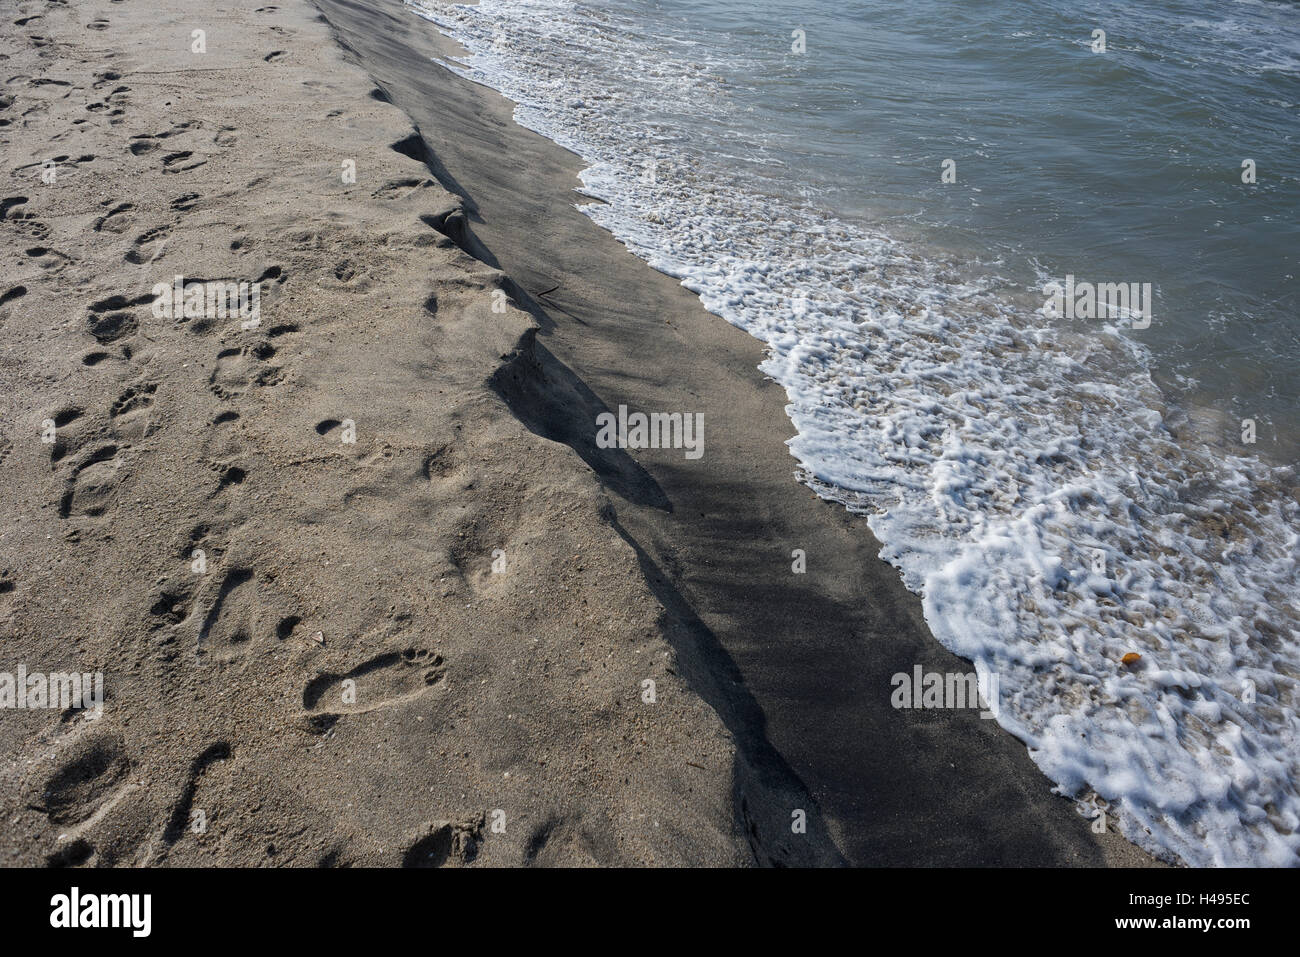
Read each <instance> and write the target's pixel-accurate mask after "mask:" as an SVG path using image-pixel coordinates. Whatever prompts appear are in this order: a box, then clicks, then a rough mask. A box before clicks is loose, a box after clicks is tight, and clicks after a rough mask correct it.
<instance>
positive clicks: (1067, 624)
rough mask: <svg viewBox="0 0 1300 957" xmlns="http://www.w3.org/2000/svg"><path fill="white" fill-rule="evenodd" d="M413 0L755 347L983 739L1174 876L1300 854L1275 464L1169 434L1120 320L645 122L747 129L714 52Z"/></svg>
mask: <svg viewBox="0 0 1300 957" xmlns="http://www.w3.org/2000/svg"><path fill="white" fill-rule="evenodd" d="M408 2H412V3H413V5H414V6H415V8H416V9H417V10H418V11H419V12H421V13H422V15H424V16H426V17H427V18H429V19H431V20H432V21H433V22H434V23H436V24H437V25H438V26H439V27H440V28H441V29H443V30H444V32H446V33H448V34H449V35H450V36H452V37H453V38H455V39H456V40H458V41H459V42H461V43H462V44H463V45H464V46H465V47H466V48H467V49H468V50H469V51H471V55H470V56H469V57H468V58H467V59H466V60H464V61H463V62H460V63H457V64H452V65H451V68H452V69H453V70H455V71H456V72H459V73H461V74H463V75H465V76H468V77H470V78H472V79H474V80H477V81H479V82H483V83H485V84H487V85H490V86H492V87H494V88H496V89H498V90H500V91H502V92H503V93H504V94H505V95H506V96H508V97H510V98H511V99H512V100H514V101H515V102H516V103H517V104H518V108H517V111H516V115H517V119H518V120H519V122H521V123H522V124H523V125H525V126H528V127H530V128H532V129H534V130H537V131H539V132H541V133H543V134H545V135H547V136H549V137H551V138H552V139H554V140H556V141H557V142H559V143H560V144H562V145H563V146H565V147H568V148H569V149H572V150H574V151H575V152H576V153H578V154H579V155H581V156H583V157H584V159H585V160H586V161H587V162H589V163H590V166H589V168H588V169H587V170H586V171H585V172H584V174H583V176H582V180H583V184H584V191H585V192H587V193H589V194H591V195H592V196H596V197H599V198H600V199H602V200H604V201H605V203H606V205H600V204H592V205H587V206H584V207H583V209H584V211H585V212H586V213H587V215H589V216H590V217H591V218H592V219H593V220H595V221H596V222H597V223H599V224H600V225H602V226H604V227H605V228H607V229H609V230H610V231H611V232H612V233H613V234H614V235H615V236H616V237H618V239H620V240H621V241H622V242H624V243H625V244H626V245H627V246H628V247H629V248H630V249H631V250H632V251H633V252H635V253H636V254H637V255H639V256H641V257H642V258H644V259H645V260H647V261H648V262H650V263H651V264H652V265H653V266H655V267H656V268H658V269H660V270H662V271H664V272H666V273H668V274H670V275H673V276H676V277H679V278H680V279H681V280H682V282H683V284H684V285H686V286H687V287H688V288H690V289H691V290H693V291H694V292H696V293H697V294H698V295H699V296H700V299H701V300H702V302H703V303H704V305H705V306H706V307H707V308H708V309H710V310H711V311H713V312H715V313H717V314H718V315H720V316H723V317H724V318H726V319H727V320H728V321H729V322H732V323H733V324H735V325H737V326H739V327H741V328H743V329H745V330H747V331H748V332H750V333H751V334H752V335H754V336H755V337H757V338H758V339H760V340H761V341H762V342H764V343H765V344H766V345H767V347H768V357H767V359H766V361H765V362H764V363H763V365H762V370H763V371H764V372H765V373H767V374H768V375H770V376H772V377H773V378H774V379H775V380H777V381H778V382H780V383H781V384H782V385H783V386H784V387H785V389H786V392H787V395H788V397H789V405H788V407H787V411H788V413H789V415H790V417H791V419H792V420H793V422H794V424H795V426H796V428H797V432H798V434H797V435H796V437H795V438H794V439H792V440H791V441H790V443H789V444H790V451H791V453H792V454H793V456H794V457H795V459H796V460H797V461H798V463H799V472H798V474H799V476H800V478H801V479H802V480H803V481H805V482H806V483H807V484H808V485H810V486H811V487H812V488H813V489H814V490H816V491H817V493H818V494H819V495H822V496H823V497H825V498H828V499H832V500H835V501H838V502H841V503H843V504H844V505H845V506H846V507H848V508H850V509H851V510H853V511H855V512H859V513H861V514H863V515H865V516H866V517H867V521H868V523H869V525H870V526H871V528H872V530H873V531H874V533H875V534H876V536H877V537H878V538H879V540H880V541H881V543H882V545H883V549H882V553H881V554H882V557H884V558H885V559H887V560H888V561H890V562H891V563H893V564H894V565H895V566H896V567H897V568H899V570H900V571H901V573H902V576H903V580H904V582H905V583H906V584H907V586H908V587H909V588H911V589H913V590H914V591H916V592H917V593H919V594H920V595H922V596H923V601H924V609H925V614H926V618H927V620H928V621H929V624H930V626H931V628H932V629H933V632H934V634H935V636H936V638H938V640H939V641H941V642H942V643H943V644H944V645H945V646H947V647H948V648H950V649H952V650H953V651H955V652H956V653H958V654H960V655H962V656H964V657H966V658H969V659H971V660H972V661H973V662H974V663H975V667H976V669H977V670H978V671H979V672H981V673H982V674H987V673H990V672H992V673H997V674H998V675H999V679H1000V683H1001V688H1002V689H1003V696H1002V707H1001V709H1000V715H999V721H1000V723H1001V724H1002V725H1003V726H1004V727H1006V728H1007V729H1008V730H1010V731H1011V732H1013V733H1014V734H1016V735H1017V736H1018V737H1020V738H1021V739H1022V740H1024V741H1025V743H1026V744H1027V745H1028V747H1029V749H1030V753H1031V755H1032V757H1033V759H1034V760H1035V761H1036V762H1037V764H1038V765H1039V766H1040V767H1041V768H1042V769H1043V771H1044V772H1045V773H1046V774H1047V775H1048V776H1049V777H1050V778H1051V779H1052V780H1053V781H1055V782H1057V784H1058V785H1059V788H1060V790H1061V791H1062V792H1063V793H1066V794H1069V795H1071V796H1074V797H1076V798H1083V797H1086V796H1087V795H1089V794H1090V793H1094V792H1095V793H1096V794H1098V795H1100V796H1101V797H1103V798H1105V799H1107V800H1108V801H1110V803H1111V806H1112V808H1113V809H1114V810H1115V812H1116V813H1117V815H1118V820H1119V823H1120V827H1121V829H1122V830H1123V832H1124V833H1125V834H1126V835H1127V836H1128V837H1129V838H1130V839H1132V840H1134V841H1136V842H1137V843H1139V844H1140V845H1142V846H1144V847H1146V848H1148V849H1150V850H1152V851H1154V852H1157V853H1160V854H1163V855H1165V856H1168V855H1170V854H1172V855H1176V856H1177V857H1178V858H1181V859H1182V860H1183V861H1185V862H1187V863H1189V864H1194V865H1209V864H1219V865H1228V864H1271V865H1294V864H1296V863H1297V860H1298V858H1297V854H1298V853H1300V836H1298V835H1297V833H1296V832H1297V828H1300V794H1298V793H1297V784H1296V781H1297V779H1298V778H1300V773H1298V772H1300V717H1298V716H1297V711H1298V710H1300V707H1298V706H1300V690H1298V686H1297V679H1298V678H1300V626H1298V625H1297V623H1298V622H1300V602H1298V601H1297V596H1296V594H1295V588H1294V582H1295V581H1296V573H1297V567H1296V566H1297V562H1298V561H1300V535H1298V534H1297V528H1300V516H1297V509H1296V503H1295V498H1294V489H1292V488H1288V487H1287V484H1286V483H1287V482H1289V481H1291V479H1290V478H1289V476H1287V475H1284V474H1283V473H1279V472H1276V471H1274V470H1273V469H1272V468H1270V467H1268V466H1266V465H1264V464H1262V463H1261V462H1259V461H1258V460H1255V459H1253V458H1246V457H1241V456H1235V455H1232V454H1229V453H1227V452H1225V451H1223V450H1217V449H1212V448H1208V447H1204V446H1201V445H1197V444H1195V443H1194V441H1193V440H1192V439H1189V438H1186V437H1180V436H1177V435H1175V434H1174V432H1173V430H1172V429H1171V426H1170V425H1169V422H1170V415H1169V412H1168V410H1167V409H1166V408H1165V405H1164V399H1163V398H1162V396H1161V394H1160V392H1159V391H1158V389H1157V388H1156V387H1155V385H1154V384H1153V382H1152V379H1151V375H1150V373H1149V371H1148V359H1147V356H1146V354H1145V352H1144V351H1143V350H1142V349H1141V348H1140V347H1139V346H1137V345H1136V344H1135V343H1134V342H1133V341H1132V340H1131V339H1129V338H1127V337H1126V336H1125V335H1124V332H1123V330H1122V329H1121V328H1117V327H1116V326H1118V325H1120V324H1121V323H1114V324H1110V325H1107V324H1105V323H1102V322H1096V321H1094V322H1083V321H1077V322H1057V323H1055V324H1054V323H1052V322H1050V321H1049V320H1047V319H1045V318H1044V317H1043V316H1042V315H1040V314H1039V313H1038V312H1037V311H1036V308H1035V307H1036V306H1037V305H1038V304H1040V303H1041V299H1040V300H1039V301H1038V302H1035V301H1034V300H1032V299H1031V298H1028V297H1026V296H1024V295H1023V294H1017V291H1016V290H1012V289H1008V288H1007V286H1006V284H1004V283H1002V282H1000V281H999V280H998V278H997V277H996V276H980V275H978V273H977V272H974V271H972V270H970V269H968V268H964V267H963V268H960V269H959V268H957V267H956V266H954V265H953V264H946V263H944V262H943V261H942V260H941V257H936V255H935V254H933V252H932V251H925V252H924V254H922V251H921V250H919V249H917V248H913V247H911V246H909V245H908V244H905V243H902V242H899V241H897V240H896V239H894V238H892V237H891V236H887V235H883V234H879V233H873V232H871V231H870V230H868V229H865V228H864V227H862V226H861V225H858V224H853V223H845V222H841V221H839V220H837V219H836V218H835V217H834V216H832V215H829V214H828V213H827V211H825V210H822V209H819V208H817V206H816V205H815V203H813V202H811V201H808V202H803V201H801V202H793V203H792V202H791V201H790V199H789V195H788V194H789V193H790V192H791V191H792V188H793V187H792V178H793V179H794V180H797V175H798V174H797V171H791V170H788V169H785V168H784V167H782V166H781V164H780V163H778V162H775V161H774V160H773V158H772V156H771V155H770V151H769V150H768V148H767V147H768V144H767V143H765V142H764V141H763V140H762V138H761V137H759V136H757V135H756V134H753V133H752V132H751V133H750V134H747V136H746V137H745V138H742V139H740V140H739V141H737V140H735V139H733V140H731V141H729V142H727V143H726V147H727V151H728V152H729V153H731V154H733V155H739V156H744V157H747V158H748V160H749V162H748V164H745V163H740V164H736V163H732V164H730V165H728V166H726V167H725V168H724V167H723V166H721V165H718V164H710V162H709V155H708V152H707V150H700V149H696V148H694V146H693V144H692V143H691V142H689V141H688V140H686V138H685V137H684V136H683V134H682V132H681V131H680V130H678V129H675V128H674V127H673V126H672V124H671V123H670V122H668V121H666V120H665V119H664V114H663V113H661V111H660V109H659V108H658V107H659V106H662V105H663V104H666V103H671V104H673V105H674V106H675V107H677V108H680V109H683V110H685V109H689V110H691V111H693V113H694V114H696V115H703V116H705V117H709V116H711V117H712V118H714V119H715V120H716V122H717V123H718V124H719V126H720V127H721V128H723V129H741V128H742V125H741V124H732V125H731V126H730V127H729V126H728V123H729V115H728V111H729V110H732V109H734V108H735V104H734V102H733V99H732V97H731V95H730V91H729V90H728V88H727V85H726V84H725V83H723V82H722V81H721V80H720V78H719V77H718V76H717V75H715V73H714V72H713V71H711V69H710V68H709V65H708V63H707V61H706V60H705V59H704V58H705V57H706V56H707V55H708V53H707V51H706V50H704V49H701V48H699V47H698V46H692V45H690V44H688V43H682V42H680V40H678V41H672V40H668V39H666V38H665V39H661V41H659V42H657V43H656V44H655V46H654V48H653V50H650V49H647V47H646V45H647V44H650V43H651V42H652V41H653V38H647V37H644V36H637V25H636V24H635V23H631V22H624V21H622V20H620V19H619V17H618V16H617V15H615V14H612V13H597V12H593V11H592V10H591V9H589V8H586V7H583V6H580V5H575V4H573V3H568V2H559V0H529V2H502V0H481V2H479V3H478V4H477V5H475V6H465V7H460V6H457V7H448V6H443V5H440V4H430V5H428V6H424V5H423V4H422V3H421V2H420V0H408ZM638 44H639V46H638ZM719 139H722V137H719ZM651 165H653V167H654V169H655V176H654V178H653V181H650V180H649V178H648V177H646V176H645V175H644V174H645V171H646V169H647V167H649V166H651ZM782 188H784V192H782ZM1098 556H1100V559H1099V558H1098ZM1099 561H1100V566H1098V564H1097V563H1098V562H1099ZM1097 567H1100V568H1101V570H1100V571H1098V570H1095V569H1096V568H1097ZM1128 652H1136V653H1139V654H1140V655H1141V656H1142V657H1141V660H1140V662H1139V663H1138V664H1137V665H1136V666H1132V667H1130V666H1125V665H1123V664H1121V663H1120V659H1121V657H1123V656H1124V655H1125V654H1126V653H1128ZM884 693H887V690H882V694H884Z"/></svg>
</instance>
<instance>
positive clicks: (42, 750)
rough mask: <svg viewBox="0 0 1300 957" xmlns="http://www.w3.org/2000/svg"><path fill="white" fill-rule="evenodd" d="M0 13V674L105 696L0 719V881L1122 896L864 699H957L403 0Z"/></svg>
mask: <svg viewBox="0 0 1300 957" xmlns="http://www.w3.org/2000/svg"><path fill="white" fill-rule="evenodd" d="M8 13H10V14H11V21H12V25H11V26H8V27H7V28H6V30H5V31H4V33H3V39H2V40H0V62H2V63H3V66H4V67H5V70H4V74H3V76H4V85H3V89H0V120H2V121H3V124H4V125H3V126H0V143H2V144H3V147H4V157H5V164H4V166H5V169H4V176H5V178H6V180H5V187H4V191H3V195H0V219H2V222H0V246H2V247H3V257H4V262H5V267H4V270H5V271H4V275H3V281H2V282H0V331H2V332H3V349H2V350H0V424H2V429H0V483H3V487H4V488H5V491H6V506H5V509H4V512H3V515H2V516H0V671H4V672H10V673H12V672H15V671H16V670H17V669H18V668H19V666H22V667H23V668H25V670H26V672H27V673H45V674H49V673H53V672H77V673H94V672H102V675H103V685H104V689H105V691H104V697H103V702H102V714H101V715H99V716H98V717H94V718H88V717H87V716H86V715H84V714H82V713H79V712H78V711H77V710H76V709H70V710H61V709H57V708H51V707H45V708H43V709H15V710H11V711H5V712H3V713H0V816H2V817H3V819H4V820H5V821H6V827H5V828H4V831H3V837H0V863H3V864H6V865H30V866H41V865H84V866H124V867H125V866H170V865H221V866H250V865H267V866H279V865H290V866H348V865H379V866H394V867H396V866H460V865H473V866H517V865H528V864H532V865H559V866H574V865H602V866H617V865H622V866H713V867H724V866H725V867H731V866H752V865H759V866H766V865H781V866H843V865H851V866H891V865H893V866H945V865H947V866H994V865H1011V866H1025V865H1047V866H1079V865H1082V866H1150V865H1152V864H1154V863H1157V862H1156V861H1154V860H1153V859H1152V858H1151V857H1149V856H1148V855H1147V854H1146V853H1145V852H1143V851H1141V850H1139V849H1137V848H1136V847H1134V846H1133V845H1131V844H1129V843H1128V842H1127V841H1125V840H1124V839H1123V838H1121V837H1119V836H1118V835H1117V834H1116V833H1115V832H1114V830H1113V828H1112V829H1106V830H1105V831H1104V833H1100V834H1099V833H1097V832H1096V829H1095V828H1093V827H1091V826H1090V822H1089V821H1088V820H1087V819H1086V818H1085V817H1083V816H1082V815H1081V814H1080V813H1079V810H1078V808H1077V805H1076V803H1075V802H1074V801H1072V800H1069V799H1067V798H1065V797H1062V796H1058V795H1056V794H1054V793H1053V791H1052V786H1051V782H1050V781H1049V780H1048V779H1047V778H1046V777H1044V775H1043V774H1042V773H1041V772H1040V771H1039V770H1038V768H1037V767H1036V766H1035V765H1034V763H1033V762H1032V760H1031V759H1030V757H1029V755H1028V754H1027V752H1026V749H1025V746H1024V744H1023V743H1022V742H1020V741H1018V740H1017V739H1016V738H1014V737H1013V736H1011V735H1010V734H1008V733H1007V732H1006V731H1004V730H1002V729H1001V728H1000V727H999V726H998V724H997V723H996V722H995V721H991V720H985V719H982V718H981V717H980V715H979V711H978V710H977V709H969V708H968V709H947V710H907V709H901V710H900V709H899V708H897V707H896V706H895V705H894V704H892V703H891V692H892V690H893V689H892V687H891V676H894V675H896V674H898V673H908V674H910V673H912V672H913V670H914V669H915V668H917V667H920V668H922V669H923V670H924V671H926V672H940V673H944V674H969V673H970V671H971V668H970V665H969V663H968V662H965V661H963V660H962V659H960V658H958V657H956V656H954V655H953V654H951V653H950V652H948V651H946V650H945V649H944V648H943V647H941V646H940V645H939V644H938V643H937V642H936V641H935V640H934V639H933V637H932V636H931V635H930V633H929V631H928V629H927V626H926V624H925V620H924V617H923V615H922V612H921V605H920V600H919V599H918V598H917V597H916V596H915V595H913V594H912V593H910V592H908V591H907V590H906V589H905V588H904V586H903V585H902V583H901V582H900V580H899V575H898V572H897V570H896V569H894V568H893V567H891V566H890V565H888V564H887V563H885V562H884V561H882V560H881V559H880V558H879V557H878V554H879V551H880V545H879V543H878V542H877V541H876V540H875V538H874V537H873V536H872V534H871V531H870V530H869V529H868V527H867V524H866V522H865V521H864V520H862V519H861V518H860V517H855V516H853V515H852V514H850V513H849V512H847V511H845V510H844V509H842V508H840V507H838V506H836V505H834V504H830V503H825V502H821V501H819V500H818V499H817V497H816V496H815V495H814V494H813V493H812V491H810V490H809V489H808V488H807V487H806V486H804V485H801V484H799V483H798V482H796V481H795V479H794V475H793V472H794V462H793V460H792V459H791V457H790V455H789V452H788V450H787V448H786V446H785V444H784V443H785V442H786V440H787V439H789V438H790V436H791V434H792V427H791V425H790V421H789V419H788V418H787V416H786V415H785V412H784V408H785V403H786V395H785V393H784V391H783V390H782V389H781V388H780V387H779V386H778V385H777V384H775V383H774V382H772V381H771V380H769V379H766V378H765V377H764V376H763V375H762V373H760V372H759V371H758V366H759V364H760V362H761V361H762V359H763V349H762V346H761V344H760V343H758V342H757V341H756V340H754V339H752V338H750V337H749V336H748V335H746V334H745V333H744V332H742V331H740V330H739V329H737V328H735V327H733V326H731V325H728V324H727V323H726V322H724V321H723V320H721V319H719V318H718V317H716V316H714V315H712V314H710V313H709V312H707V311H705V309H704V308H703V307H702V306H701V304H700V302H699V300H698V299H697V298H696V297H695V296H694V295H693V294H692V293H691V292H689V291H688V290H686V289H685V288H683V287H682V285H680V283H679V282H678V281H677V280H675V279H673V278H670V277H669V276H666V275H664V274H662V273H659V272H656V271H655V270H653V269H651V268H650V267H649V266H647V265H646V264H645V263H643V262H642V261H641V260H639V259H637V258H635V257H634V256H633V255H632V254H631V253H629V252H628V251H627V250H626V249H625V248H624V247H623V246H622V245H620V244H619V243H618V242H617V241H615V239H614V238H613V237H611V236H610V235H609V234H608V233H606V232H604V231H603V230H601V229H600V228H599V227H598V226H596V225H595V224H594V223H593V222H592V221H591V220H590V219H589V218H588V217H586V216H584V215H583V214H582V213H581V212H580V210H579V209H578V208H577V204H579V203H582V202H585V201H586V200H584V198H583V197H582V196H580V195H579V194H577V193H576V192H575V191H574V190H575V187H576V186H577V185H578V180H577V173H578V171H579V170H580V169H581V168H582V164H581V160H580V159H579V158H578V157H576V156H574V155H573V154H571V153H569V152H567V151H565V150H563V149H561V148H560V147H558V146H556V145H555V144H554V143H552V142H550V141H549V140H546V139H544V138H543V137H541V136H538V135H536V134H534V133H531V132H529V131H527V130H525V129H523V128H521V127H519V126H518V125H516V124H515V123H514V122H513V121H512V104H511V103H509V102H508V101H506V100H505V99H503V98H502V97H500V96H499V95H498V94H496V93H494V92H493V91H491V90H489V89H487V88H485V87H482V86H478V85H476V84H474V83H471V82H469V81H468V80H465V79H462V78H459V77H457V76H455V75H453V74H452V73H450V72H448V71H447V70H445V69H443V68H442V67H441V66H439V65H438V63H437V62H436V60H437V59H440V58H446V57H449V56H453V55H455V54H456V52H457V50H456V48H455V46H454V44H452V43H451V42H450V41H449V40H447V39H445V38H444V37H442V36H441V35H440V34H439V33H438V32H437V30H436V29H435V28H434V27H433V26H432V25H431V24H430V23H428V22H427V21H425V20H422V19H420V18H418V17H416V16H415V15H414V14H413V13H412V12H411V11H410V10H409V9H407V8H406V7H404V6H403V5H402V4H401V3H400V2H399V0H316V2H314V3H312V2H307V0H277V3H276V4H274V5H269V4H259V3H252V2H247V3H246V2H237V0H214V2H213V3H210V4H204V5H201V6H200V5H191V4H185V3H181V2H179V0H149V2H147V3H146V2H139V3H115V2H108V0H90V2H86V3H81V4H77V5H75V6H74V5H71V4H65V3H62V2H34V0H33V2H22V3H19V4H17V5H16V8H14V9H13V10H10V11H8ZM195 31H201V33H199V34H196V32H195ZM178 277H179V278H178ZM194 283H198V284H214V283H222V284H234V285H236V286H238V284H240V283H244V284H248V285H249V286H250V287H251V286H255V287H256V289H257V290H258V296H259V299H258V301H257V309H256V314H254V312H253V311H252V310H249V309H247V308H245V309H244V311H243V312H233V311H232V314H228V315H222V316H216V317H213V316H212V315H211V310H210V309H208V310H204V309H200V310H198V311H197V313H196V314H195V315H187V313H188V312H189V310H187V309H185V308H183V307H181V308H177V309H170V310H162V309H160V308H159V305H158V303H159V298H160V291H159V290H160V289H161V290H162V292H163V294H166V291H167V290H169V289H170V290H176V289H180V290H184V289H185V288H186V284H194ZM202 288H204V289H205V290H206V289H207V287H206V286H204V287H202ZM168 312H170V315H169V314H167V313H168ZM620 407H626V409H629V410H633V411H641V412H644V413H651V412H658V413H680V414H683V415H700V416H702V421H703V446H702V449H703V454H701V455H700V456H699V457H697V458H692V457H690V456H687V455H685V454H683V450H682V449H681V448H607V447H603V446H604V445H605V444H606V443H602V442H600V441H598V437H597V433H598V425H597V423H598V420H599V417H600V416H601V415H602V414H604V413H614V414H615V415H617V413H618V411H619V409H620ZM796 552H799V553H801V554H802V559H801V560H802V561H803V562H804V567H803V568H800V569H799V570H798V571H796V570H795V569H794V567H793V564H792V563H793V562H796V558H795V553H796ZM792 822H794V823H792Z"/></svg>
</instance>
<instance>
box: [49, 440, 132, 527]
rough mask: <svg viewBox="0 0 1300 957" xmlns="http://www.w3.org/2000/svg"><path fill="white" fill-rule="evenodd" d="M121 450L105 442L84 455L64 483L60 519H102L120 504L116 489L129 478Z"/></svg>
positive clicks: (60, 503) (60, 502) (60, 501)
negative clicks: (75, 517)
mask: <svg viewBox="0 0 1300 957" xmlns="http://www.w3.org/2000/svg"><path fill="white" fill-rule="evenodd" d="M121 451H122V449H121V448H120V447H119V446H117V445H103V446H99V447H98V448H96V449H94V450H93V451H91V452H90V453H89V454H87V455H85V456H83V457H82V458H81V459H80V461H79V462H78V463H77V465H76V467H75V469H74V470H73V473H72V475H71V477H69V478H68V480H67V481H66V483H65V484H64V491H63V496H62V498H61V499H60V500H59V518H72V517H74V516H77V517H85V518H99V517H102V516H103V515H104V514H105V513H106V512H108V511H110V510H111V509H112V508H113V507H114V506H115V505H116V504H117V491H118V488H119V487H120V486H121V485H122V483H123V482H124V481H125V480H126V479H127V478H128V477H129V474H130V472H129V469H128V468H127V466H126V462H125V459H124V457H123V456H122V455H121V454H120V453H121Z"/></svg>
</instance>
